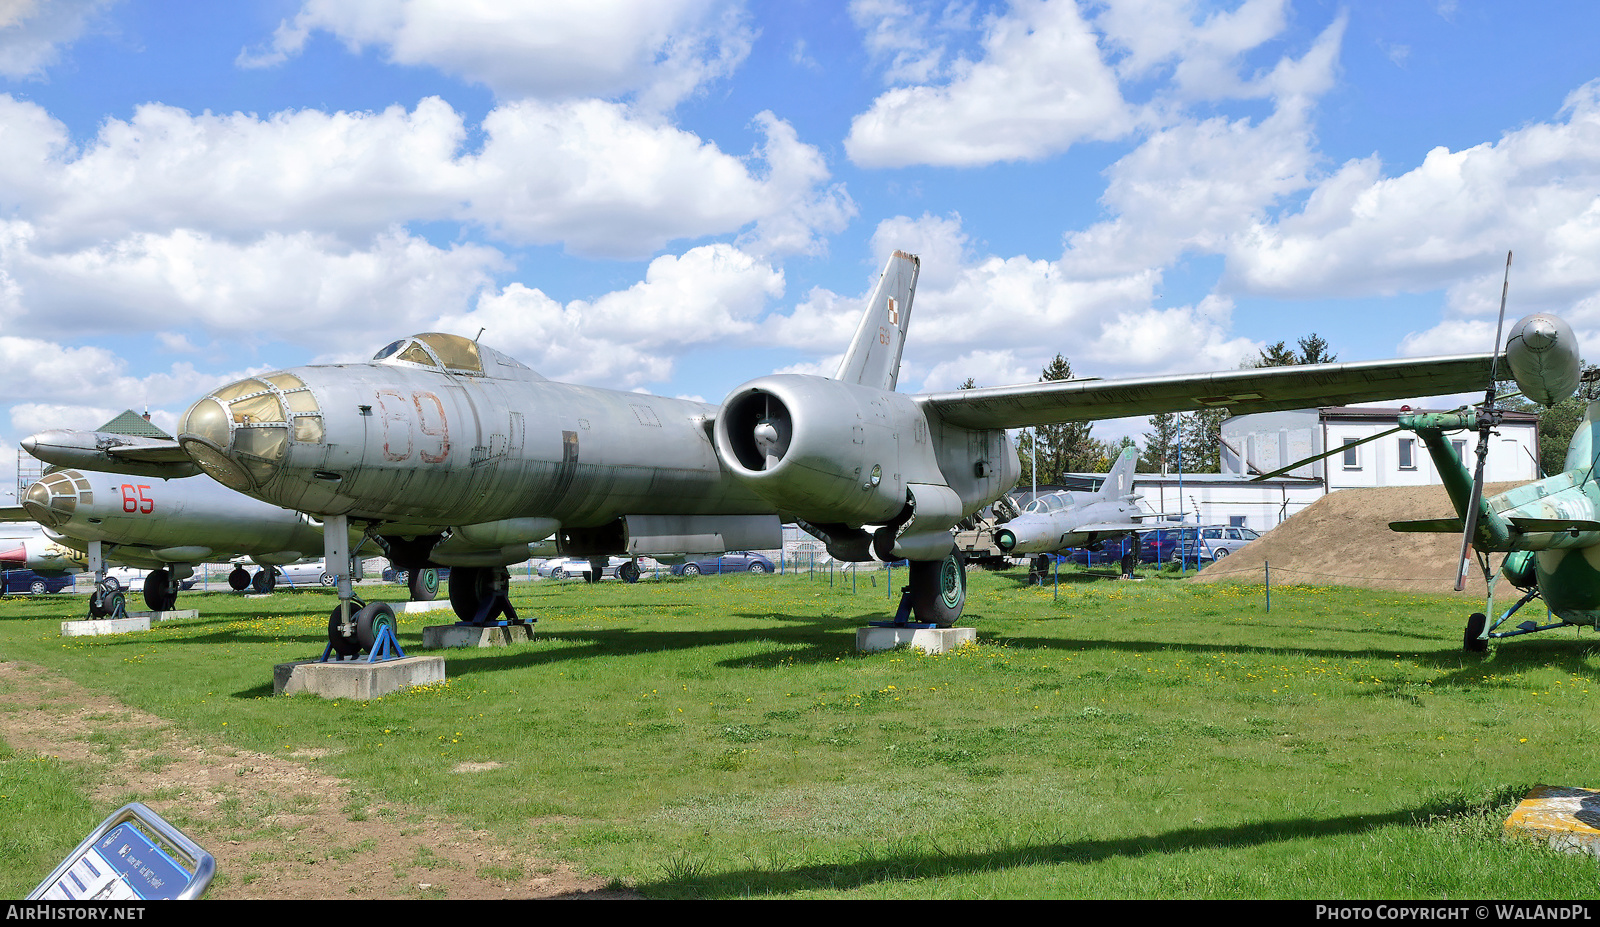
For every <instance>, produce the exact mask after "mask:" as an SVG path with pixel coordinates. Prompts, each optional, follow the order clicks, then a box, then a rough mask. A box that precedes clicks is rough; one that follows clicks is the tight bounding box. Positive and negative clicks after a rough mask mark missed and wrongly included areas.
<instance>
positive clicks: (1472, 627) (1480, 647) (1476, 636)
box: [1461, 612, 1489, 653]
mask: <svg viewBox="0 0 1600 927" xmlns="http://www.w3.org/2000/svg"><path fill="white" fill-rule="evenodd" d="M1488 624H1489V619H1488V618H1487V617H1485V616H1484V614H1483V612H1473V613H1472V614H1470V615H1468V616H1467V630H1466V633H1464V634H1462V635H1461V647H1462V649H1463V650H1467V651H1470V652H1472V653H1483V652H1484V651H1486V650H1488V649H1489V641H1488V639H1487V638H1485V637H1484V636H1483V629H1484V628H1485V627H1486V626H1488Z"/></svg>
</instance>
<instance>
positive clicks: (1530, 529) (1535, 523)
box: [1506, 515, 1600, 534]
mask: <svg viewBox="0 0 1600 927" xmlns="http://www.w3.org/2000/svg"><path fill="white" fill-rule="evenodd" d="M1506 520H1507V521H1509V522H1511V528H1512V530H1514V531H1517V532H1520V533H1522V534H1534V533H1542V532H1545V531H1549V532H1552V533H1556V534H1580V533H1582V532H1585V531H1600V521H1585V520H1584V519H1581V518H1522V517H1520V516H1515V515H1513V516H1512V517H1510V518H1508V519H1506Z"/></svg>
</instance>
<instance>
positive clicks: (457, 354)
mask: <svg viewBox="0 0 1600 927" xmlns="http://www.w3.org/2000/svg"><path fill="white" fill-rule="evenodd" d="M372 360H373V362H374V363H383V364H410V365H414V366H417V367H432V368H434V369H436V370H437V369H442V370H446V371H449V372H450V373H454V374H461V375H463V376H469V377H485V376H487V377H510V378H513V379H519V380H526V379H543V377H540V376H539V375H538V374H537V373H534V372H533V371H532V370H530V369H529V368H528V366H527V365H526V364H524V363H522V362H521V361H519V360H517V359H516V358H514V357H510V356H508V355H505V354H501V353H500V352H499V351H496V350H495V349H493V348H486V347H484V346H483V345H481V344H479V343H477V342H476V341H473V340H472V339H470V338H463V337H461V336H460V335H451V334H448V333H445V332H424V333H423V334H420V335H412V336H411V337H409V338H401V339H400V340H399V341H392V342H390V343H389V344H386V345H384V347H383V349H382V350H380V351H379V352H378V353H376V354H374V355H372Z"/></svg>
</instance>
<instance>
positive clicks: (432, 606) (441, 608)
mask: <svg viewBox="0 0 1600 927" xmlns="http://www.w3.org/2000/svg"><path fill="white" fill-rule="evenodd" d="M389 607H391V608H393V609H394V613H395V614H396V615H417V614H421V613H423V612H447V611H449V610H450V600H449V599H434V600H433V601H432V602H390V603H389Z"/></svg>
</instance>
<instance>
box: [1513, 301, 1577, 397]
mask: <svg viewBox="0 0 1600 927" xmlns="http://www.w3.org/2000/svg"><path fill="white" fill-rule="evenodd" d="M1506 363H1507V365H1509V366H1510V367H1511V376H1512V377H1513V378H1515V379H1516V381H1517V387H1518V388H1519V389H1521V390H1522V394H1523V395H1524V396H1527V397H1528V398H1529V399H1532V400H1533V401H1534V402H1537V403H1539V404H1540V405H1542V406H1553V405H1555V404H1556V403H1558V402H1560V401H1561V400H1563V399H1566V398H1567V397H1568V396H1571V395H1572V391H1573V390H1575V389H1577V388H1578V377H1579V375H1580V374H1581V373H1582V371H1581V370H1580V369H1579V368H1580V366H1581V362H1580V361H1579V359H1578V338H1577V336H1576V335H1574V334H1573V333H1572V328H1571V327H1570V326H1569V325H1567V323H1566V322H1563V321H1562V320H1561V319H1559V318H1557V317H1555V316H1553V315H1545V314H1544V313H1542V312H1536V313H1534V314H1533V315H1530V316H1527V317H1525V318H1523V319H1522V320H1520V321H1519V322H1517V324H1516V325H1515V326H1513V327H1512V329H1511V337H1509V338H1507V339H1506Z"/></svg>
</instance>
